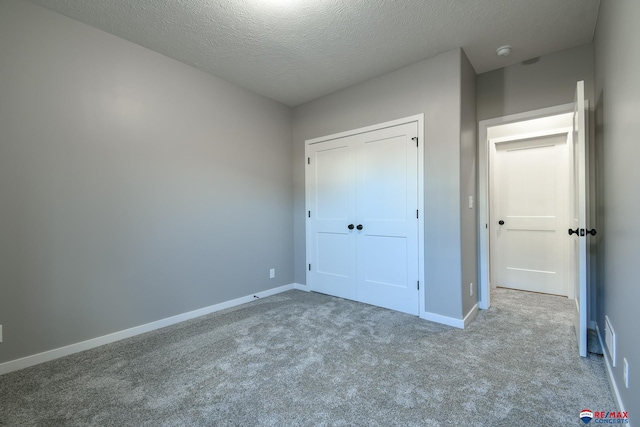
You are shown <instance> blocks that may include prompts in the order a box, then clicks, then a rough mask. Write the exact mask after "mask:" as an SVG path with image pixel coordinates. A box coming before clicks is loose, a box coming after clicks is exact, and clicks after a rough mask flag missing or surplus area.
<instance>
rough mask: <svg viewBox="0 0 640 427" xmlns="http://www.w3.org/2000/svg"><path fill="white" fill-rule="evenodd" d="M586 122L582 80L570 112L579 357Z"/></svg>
mask: <svg viewBox="0 0 640 427" xmlns="http://www.w3.org/2000/svg"><path fill="white" fill-rule="evenodd" d="M586 132H587V125H586V110H585V99H584V82H583V81H579V82H578V84H577V87H576V95H575V110H574V114H573V144H572V166H573V200H572V201H573V203H572V228H571V238H572V239H573V241H572V250H571V254H572V261H573V262H572V264H573V267H574V275H573V276H574V284H573V285H574V287H575V303H576V305H575V306H576V310H575V321H574V323H575V330H576V337H577V340H578V350H579V352H580V356H582V357H586V356H587V259H588V258H587V241H586V235H587V233H586V227H587V220H588V219H587V191H588V189H587V182H588V181H587V173H588V171H587V151H586V150H587V133H586Z"/></svg>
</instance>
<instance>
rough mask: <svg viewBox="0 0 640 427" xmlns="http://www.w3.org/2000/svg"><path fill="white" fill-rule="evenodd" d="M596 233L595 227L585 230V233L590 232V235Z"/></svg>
mask: <svg viewBox="0 0 640 427" xmlns="http://www.w3.org/2000/svg"><path fill="white" fill-rule="evenodd" d="M596 233H597V231H596V229H595V228H592V229H591V230H587V234H591V235H592V236H595V235H596Z"/></svg>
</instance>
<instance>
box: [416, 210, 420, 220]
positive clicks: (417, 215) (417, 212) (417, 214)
mask: <svg viewBox="0 0 640 427" xmlns="http://www.w3.org/2000/svg"><path fill="white" fill-rule="evenodd" d="M419 212H420V211H419V210H418V209H416V218H420V215H419Z"/></svg>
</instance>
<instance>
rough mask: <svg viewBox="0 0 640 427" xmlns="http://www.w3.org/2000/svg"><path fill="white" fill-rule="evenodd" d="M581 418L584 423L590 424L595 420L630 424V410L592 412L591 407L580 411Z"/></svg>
mask: <svg viewBox="0 0 640 427" xmlns="http://www.w3.org/2000/svg"><path fill="white" fill-rule="evenodd" d="M580 419H581V420H582V422H583V423H585V424H589V423H590V422H591V420H593V423H594V424H629V413H628V412H620V411H618V412H616V411H612V412H604V411H599V412H592V411H591V410H590V409H583V410H582V411H580Z"/></svg>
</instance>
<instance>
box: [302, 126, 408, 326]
mask: <svg viewBox="0 0 640 427" xmlns="http://www.w3.org/2000/svg"><path fill="white" fill-rule="evenodd" d="M417 132H418V125H417V122H412V123H408V124H403V125H399V126H393V127H388V128H384V129H379V130H375V131H371V132H365V133H359V134H355V135H351V136H346V137H342V138H338V139H331V140H327V141H323V142H317V143H313V144H309V145H308V146H307V171H306V172H307V173H306V192H307V259H308V271H307V284H308V285H309V287H310V289H311V290H312V291H316V292H321V293H326V294H330V295H334V296H338V297H342V298H348V299H352V300H355V301H360V302H364V303H368V304H373V305H377V306H380V307H385V308H390V309H393V310H398V311H402V312H405V313H411V314H415V315H417V314H418V311H419V302H418V293H419V292H418V277H419V273H418V271H419V270H418V269H419V265H418V218H417V215H418V149H417V146H416V145H417V144H416V142H417Z"/></svg>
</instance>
